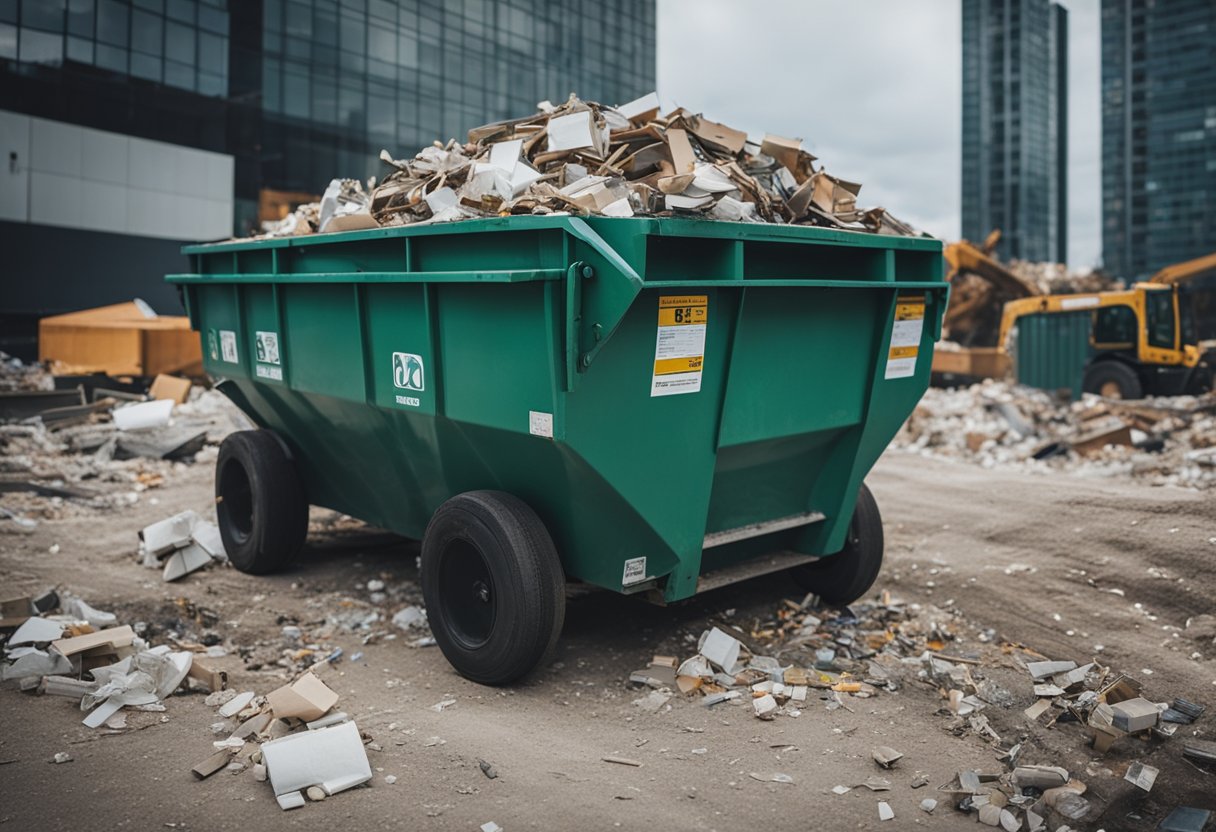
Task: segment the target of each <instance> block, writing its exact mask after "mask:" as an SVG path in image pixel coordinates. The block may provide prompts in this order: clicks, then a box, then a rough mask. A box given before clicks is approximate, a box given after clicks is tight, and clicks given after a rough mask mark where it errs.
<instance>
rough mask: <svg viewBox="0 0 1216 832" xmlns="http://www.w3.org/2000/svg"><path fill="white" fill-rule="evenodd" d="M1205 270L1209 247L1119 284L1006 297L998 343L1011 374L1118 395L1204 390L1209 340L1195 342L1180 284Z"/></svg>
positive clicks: (1213, 351)
mask: <svg viewBox="0 0 1216 832" xmlns="http://www.w3.org/2000/svg"><path fill="white" fill-rule="evenodd" d="M1209 275H1213V276H1216V253H1214V254H1210V255H1207V256H1205V257H1199V258H1196V259H1195V260H1189V261H1187V262H1185V263H1178V264H1175V265H1173V266H1167V267H1166V268H1164V269H1162V270H1161V271H1159V272H1158V273H1157V274H1155V275H1153V277H1152V278H1150V279H1149V280H1148V281H1146V282H1143V283H1137V284H1135V285H1134V286H1131V287H1130V288H1127V289H1123V290H1119V291H1110V292H1086V293H1080V294H1072V295H1039V296H1037V297H1026V298H1022V299H1020V300H1014V301H1010V302H1008V303H1006V304H1005V306H1004V310H1003V312H1002V314H1001V325H1000V332H999V334H998V340H997V343H998V345H999V346H1000V347H1001V348H1002V349H1003V350H1005V352H1006V353H1007V354H1008V355H1009V356H1011V357H1012V358H1013V361H1014V366H1015V367H1016V375H1017V378H1018V380H1019V381H1020V382H1022V383H1024V384H1030V385H1031V386H1035V387H1044V388H1048V389H1054V388H1061V387H1069V388H1072V389H1073V391H1074V395H1077V394H1079V393H1080V392H1081V391H1084V392H1086V393H1097V394H1099V395H1102V396H1106V397H1108V398H1121V399H1138V398H1141V397H1142V396H1145V395H1150V396H1175V395H1181V394H1184V393H1190V394H1198V393H1204V392H1207V391H1208V390H1211V389H1212V387H1213V382H1214V381H1216V377H1214V374H1216V348H1212V347H1216V344H1213V345H1210V346H1209V345H1208V344H1203V345H1201V343H1200V341H1199V336H1198V330H1197V328H1196V319H1195V304H1194V303H1192V302H1191V299H1190V298H1188V297H1186V296H1185V295H1184V294H1183V291H1182V287H1183V286H1184V285H1185V284H1186V283H1188V282H1189V281H1192V280H1194V279H1197V278H1202V277H1207V276H1209ZM1015 327H1016V329H1017V333H1016V337H1013V335H1014V329H1015Z"/></svg>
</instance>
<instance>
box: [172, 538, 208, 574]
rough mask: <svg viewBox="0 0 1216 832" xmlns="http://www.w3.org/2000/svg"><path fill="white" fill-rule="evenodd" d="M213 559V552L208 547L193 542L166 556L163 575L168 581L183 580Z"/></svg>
mask: <svg viewBox="0 0 1216 832" xmlns="http://www.w3.org/2000/svg"><path fill="white" fill-rule="evenodd" d="M211 560H212V557H211V554H210V553H209V552H208V551H207V550H206V549H204V548H203V547H202V546H199V545H198V544H197V543H193V542H192V543H190V545H188V546H185V547H183V548H181V549H178V550H177V551H176V552H174V553H173V554H171V555H169V557H167V558H165V569H164V572H163V573H162V575H161V577H162V578H163V579H164V581H165V582H166V583H171V582H172V581H177V580H181V579H182V578H184V577H186V576H187V575H189V574H190V573H191V572H195V571H197V570H199V569H202V568H203V567H204V566H206V565H207V564H209V563H211Z"/></svg>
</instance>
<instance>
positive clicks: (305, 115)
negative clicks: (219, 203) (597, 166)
mask: <svg viewBox="0 0 1216 832" xmlns="http://www.w3.org/2000/svg"><path fill="white" fill-rule="evenodd" d="M258 5H260V6H261V7H262V16H261V20H260V22H259V23H260V25H259V26H258V28H259V29H260V31H261V43H260V52H261V56H260V66H259V67H258V69H259V70H260V82H258V81H255V82H254V87H255V88H256V90H257V91H258V92H259V93H260V96H261V102H262V108H261V130H262V136H263V141H262V143H263V144H264V145H266V146H268V147H274V148H281V149H282V150H283V152H282V153H280V154H275V155H274V156H273V157H264V158H263V160H262V164H263V173H264V178H265V180H266V181H269V182H273V183H275V184H274V187H280V188H285V189H287V190H295V191H301V190H303V191H307V190H316V189H317V188H318V187H320V186H322V185H323V184H324V183H320V182H318V181H317V172H318V171H326V172H334V173H341V175H344V176H352V177H366V176H369V175H372V174H374V173H377V172H382V171H381V168H382V167H383V166H382V165H381V164H380V163H379V162H377V161H376V156H377V155H378V154H379V152H380V150H381V148H387V149H389V150H390V151H392V152H394V153H406V154H409V155H412V154H413V153H414V152H416V151H417V149H418V148H420V147H422V146H423V145H426V144H429V143H431V142H432V141H434V140H436V139H440V140H447V139H448V138H452V137H458V138H460V139H462V140H463V139H464V136H465V132H466V131H467V130H468V129H469V128H470V127H475V126H477V125H479V124H483V123H485V122H487V121H493V120H497V119H505V118H512V117H517V116H521V115H527V114H529V113H532V112H534V111H535V109H536V104H537V102H539V101H541V100H544V99H549V100H552V101H554V102H560V101H563V100H565V98H566V97H567V96H568V95H570V93H572V92H577V93H578V94H579V95H580V96H581V97H583V98H586V99H591V100H595V101H600V102H603V103H606V104H618V103H624V102H626V101H629V100H632V99H633V98H636V97H638V96H640V95H644V94H645V93H647V92H650V91H651V90H652V89H654V84H655V18H654V15H655V9H654V2H653V0H641V1H639V0H609V1H608V2H589V1H588V0H582V2H566V3H548V2H543V0H504V2H492V0H446V1H445V2H419V0H404V1H403V0H340V2H335V0H263V2H262V3H259V4H258ZM250 80H252V79H250ZM242 92H243V91H242ZM327 175H328V174H327Z"/></svg>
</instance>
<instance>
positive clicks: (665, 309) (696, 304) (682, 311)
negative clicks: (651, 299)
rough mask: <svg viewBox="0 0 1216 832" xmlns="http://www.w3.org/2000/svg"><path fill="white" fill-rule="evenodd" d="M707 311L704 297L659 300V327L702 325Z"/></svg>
mask: <svg viewBox="0 0 1216 832" xmlns="http://www.w3.org/2000/svg"><path fill="white" fill-rule="evenodd" d="M708 311H709V306H708V304H707V298H706V296H705V295H688V296H685V297H670V298H667V297H664V298H659V326H695V325H696V324H704V323H705V321H706V318H707V317H708V315H707V313H708Z"/></svg>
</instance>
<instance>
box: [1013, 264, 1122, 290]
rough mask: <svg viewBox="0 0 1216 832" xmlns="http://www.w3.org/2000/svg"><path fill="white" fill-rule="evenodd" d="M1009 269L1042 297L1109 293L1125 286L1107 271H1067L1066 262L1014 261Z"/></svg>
mask: <svg viewBox="0 0 1216 832" xmlns="http://www.w3.org/2000/svg"><path fill="white" fill-rule="evenodd" d="M1009 270H1010V271H1011V272H1013V273H1014V274H1016V275H1017V276H1018V277H1020V278H1022V280H1024V281H1026V282H1027V283H1029V284H1032V285H1034V286H1037V287H1038V288H1039V294H1042V295H1072V294H1079V293H1082V292H1110V291H1113V290H1115V289H1119V288H1120V287H1121V286H1122V284H1121V283H1120V282H1119V281H1118V280H1115V279H1114V278H1113V277H1111V276H1110V275H1108V274H1107V273H1106V272H1103V271H1097V270H1094V269H1084V270H1082V271H1073V272H1070V271H1069V270H1068V266H1067V265H1066V264H1064V263H1033V262H1031V261H1029V260H1013V261H1011V262H1010V263H1009Z"/></svg>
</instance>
